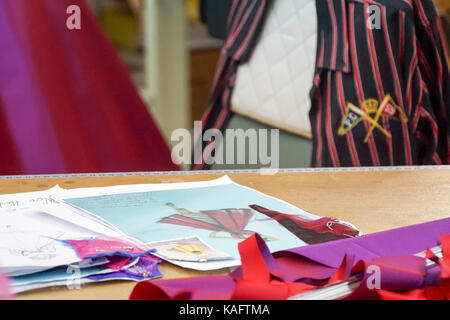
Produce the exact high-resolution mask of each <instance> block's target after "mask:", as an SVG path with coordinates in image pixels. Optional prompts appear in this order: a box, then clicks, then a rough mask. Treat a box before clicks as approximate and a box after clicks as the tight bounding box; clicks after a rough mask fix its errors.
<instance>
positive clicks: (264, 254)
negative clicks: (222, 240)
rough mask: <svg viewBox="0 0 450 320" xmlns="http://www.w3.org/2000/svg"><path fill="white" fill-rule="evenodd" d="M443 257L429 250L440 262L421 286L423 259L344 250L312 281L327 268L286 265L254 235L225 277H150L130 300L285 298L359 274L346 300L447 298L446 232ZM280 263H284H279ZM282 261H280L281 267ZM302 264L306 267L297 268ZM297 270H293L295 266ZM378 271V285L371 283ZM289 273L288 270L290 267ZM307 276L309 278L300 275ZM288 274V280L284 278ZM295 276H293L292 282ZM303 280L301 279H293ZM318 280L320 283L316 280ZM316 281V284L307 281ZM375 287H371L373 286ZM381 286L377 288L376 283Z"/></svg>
mask: <svg viewBox="0 0 450 320" xmlns="http://www.w3.org/2000/svg"><path fill="white" fill-rule="evenodd" d="M441 243H442V248H443V259H439V258H438V257H436V256H435V255H434V254H433V253H432V252H431V251H428V255H427V258H429V259H432V260H434V261H435V262H436V263H437V264H438V266H439V268H440V269H439V277H438V278H439V279H438V282H437V283H432V284H428V283H427V284H425V280H426V278H427V269H426V264H425V262H426V260H425V259H424V258H419V257H415V256H412V255H411V256H391V257H382V258H378V259H374V260H372V261H365V260H361V261H359V262H358V263H356V264H354V255H352V254H346V255H345V257H344V258H343V260H342V263H341V265H340V267H339V268H338V269H337V270H336V271H335V272H334V274H331V276H329V277H328V278H327V279H315V278H314V274H317V275H319V274H321V273H320V272H315V273H314V272H311V270H312V269H314V270H315V271H316V270H318V269H320V267H322V268H323V269H324V270H325V273H328V274H330V273H329V271H330V270H329V269H330V267H327V266H321V265H319V264H315V265H314V267H313V268H312V267H311V266H312V265H313V264H314V262H313V261H306V260H301V259H299V260H292V261H290V262H289V263H287V264H286V262H285V261H284V260H283V259H286V257H284V258H283V259H281V260H278V259H275V258H274V256H273V255H272V254H271V253H270V251H269V249H268V248H267V246H266V244H265V242H264V240H263V239H262V238H261V237H260V236H259V235H257V234H254V235H252V236H250V237H249V238H247V239H246V240H244V241H242V242H241V243H239V253H240V256H241V261H242V268H241V269H238V270H237V271H236V272H234V273H232V274H230V275H227V276H208V277H197V278H187V279H176V280H156V281H155V280H153V281H148V282H143V283H139V284H137V285H136V287H135V289H134V290H133V292H132V294H131V296H130V299H139V300H141V299H214V300H228V299H231V300H284V299H287V298H288V297H290V296H293V295H296V294H299V293H301V292H305V291H308V290H311V289H315V288H320V287H322V286H323V285H330V284H333V283H337V282H342V281H346V280H347V279H348V278H349V276H350V275H351V274H354V273H362V281H361V284H360V286H359V287H358V288H357V289H356V290H355V291H354V292H353V293H352V294H351V295H349V296H347V297H345V299H383V300H392V299H395V300H411V299H414V300H417V299H448V298H449V296H450V294H449V293H450V289H449V288H450V235H445V236H441ZM293 261H296V262H297V267H298V270H299V272H298V275H297V276H295V275H294V273H293V272H285V271H286V270H285V268H284V267H285V266H286V265H292V264H291V263H292V262H293ZM278 262H282V263H281V265H279V264H278ZM283 263H284V265H283ZM302 267H305V268H306V269H309V270H308V271H307V272H306V273H305V272H301V269H302ZM296 270H297V269H296ZM374 270H375V271H377V272H378V273H379V276H380V279H379V281H378V283H377V281H375V282H374V283H373V282H371V280H372V279H371V278H372V277H376V276H377V275H376V274H374V272H373V271H374ZM291 271H292V270H291ZM301 274H309V275H310V277H309V278H302V279H300V278H299V275H301ZM284 275H287V276H288V279H286V278H285V277H284ZM294 278H296V280H292V279H294ZM297 280H303V281H302V282H301V283H299V282H294V281H297ZM318 280H319V281H318ZM312 282H313V283H315V284H314V285H312V284H309V283H312ZM374 285H375V287H374ZM378 285H379V287H378Z"/></svg>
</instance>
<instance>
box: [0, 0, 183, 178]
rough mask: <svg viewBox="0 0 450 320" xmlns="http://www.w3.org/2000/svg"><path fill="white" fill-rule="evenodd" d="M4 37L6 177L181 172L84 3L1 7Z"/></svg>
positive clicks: (1, 78)
mask: <svg viewBox="0 0 450 320" xmlns="http://www.w3.org/2000/svg"><path fill="white" fill-rule="evenodd" d="M74 4H75V5H78V6H79V7H80V8H81V30H69V29H68V28H67V26H66V20H67V19H68V17H69V14H67V13H66V10H67V8H68V7H69V6H70V5H74ZM0 28H1V30H2V32H1V33H0V136H1V138H0V147H1V148H2V150H3V151H5V152H2V157H1V158H2V159H1V160H0V174H44V173H80V172H117V171H153V170H177V169H178V167H177V166H176V165H174V164H173V163H172V161H171V156H170V151H169V149H168V147H167V145H166V144H165V142H164V140H163V138H162V136H161V134H160V133H159V131H158V128H157V126H156V125H155V123H154V122H153V120H152V118H151V116H150V115H149V113H148V111H147V108H146V107H145V105H144V104H143V102H142V101H141V99H140V97H139V95H138V93H137V90H136V88H135V87H134V85H133V83H132V81H131V79H130V77H129V75H128V72H127V70H126V68H125V67H124V66H123V65H122V63H121V61H120V59H119V57H118V56H117V54H116V53H115V49H114V48H113V47H112V46H111V44H110V43H109V42H108V40H107V39H106V37H105V35H104V33H103V32H102V30H101V27H100V25H99V24H98V22H97V21H96V19H95V18H94V16H93V15H92V13H91V11H90V9H89V7H88V5H87V4H86V3H85V1H84V0H58V1H54V0H33V1H28V0H3V1H1V3H0Z"/></svg>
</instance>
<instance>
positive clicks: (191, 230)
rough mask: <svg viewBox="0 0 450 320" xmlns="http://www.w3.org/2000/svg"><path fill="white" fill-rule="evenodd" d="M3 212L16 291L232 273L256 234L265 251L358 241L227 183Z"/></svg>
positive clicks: (67, 197) (107, 193)
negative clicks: (176, 270)
mask: <svg viewBox="0 0 450 320" xmlns="http://www.w3.org/2000/svg"><path fill="white" fill-rule="evenodd" d="M0 214H1V215H2V219H0V268H1V269H2V270H3V272H4V273H6V274H7V275H9V276H10V278H11V281H10V284H11V286H12V289H13V291H14V292H22V291H26V290H31V289H36V288H42V287H47V286H54V285H66V286H67V287H68V288H70V289H73V288H79V287H80V286H81V285H83V284H85V283H89V282H97V281H107V280H116V279H120V280H123V279H125V280H134V281H141V280H148V279H153V278H155V277H160V276H162V275H161V273H160V272H159V270H158V267H157V264H158V262H160V261H161V259H162V260H165V261H168V262H170V263H173V264H176V265H178V266H181V267H183V268H189V269H195V270H202V271H206V270H214V269H222V268H229V267H235V266H238V265H240V260H239V252H238V243H239V242H241V241H242V240H244V239H245V238H247V237H248V236H250V235H252V234H253V233H255V232H257V233H258V234H259V235H260V236H261V237H262V238H263V239H264V240H265V241H266V244H267V246H268V247H269V249H270V250H271V252H274V251H280V250H286V249H290V248H296V247H300V246H305V245H307V244H309V243H317V242H325V241H329V240H333V239H339V238H345V237H349V236H357V235H358V234H359V232H358V230H357V229H356V228H355V227H354V226H352V225H351V224H349V223H345V222H340V221H336V220H332V219H329V218H320V217H318V216H315V215H312V214H309V213H307V212H305V211H303V210H301V209H298V208H296V207H294V206H292V205H290V204H288V203H286V202H284V201H281V200H279V199H276V198H273V197H270V196H267V195H264V194H262V193H260V192H258V191H255V190H253V189H250V188H247V187H244V186H241V185H238V184H236V183H234V182H233V181H231V180H230V179H229V178H228V177H227V176H225V177H222V178H220V179H216V180H212V181H203V182H190V183H171V184H143V185H125V186H113V187H102V188H82V189H71V190H66V189H62V188H60V187H59V186H55V187H53V188H51V189H49V190H46V191H40V192H29V193H21V194H10V195H3V196H0ZM286 221H287V222H289V221H291V222H289V223H287V222H286ZM302 237H304V238H303V239H302Z"/></svg>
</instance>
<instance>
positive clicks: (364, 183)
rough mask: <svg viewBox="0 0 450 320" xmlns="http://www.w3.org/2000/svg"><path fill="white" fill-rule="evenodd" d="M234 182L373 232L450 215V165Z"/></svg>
mask: <svg viewBox="0 0 450 320" xmlns="http://www.w3.org/2000/svg"><path fill="white" fill-rule="evenodd" d="M220 176H221V175H219V174H180V175H164V176H163V175H154V176H153V175H151V176H115V177H101V178H77V177H64V178H46V179H22V180H15V179H14V180H0V194H5V193H16V192H27V191H37V190H45V189H48V188H50V187H52V186H54V185H55V184H59V185H60V186H61V187H63V188H79V187H99V186H110V185H120V184H140V183H170V182H187V181H204V180H211V179H215V178H218V177H220ZM229 176H230V178H231V179H232V180H233V181H235V182H236V183H239V184H242V185H245V186H248V187H251V188H254V189H256V190H259V191H261V192H263V193H265V194H268V195H271V196H274V197H277V198H279V199H282V200H285V201H287V202H289V203H291V204H293V205H295V206H298V207H299V208H302V209H304V210H306V211H308V212H310V213H313V214H316V215H319V216H329V217H335V218H338V219H342V220H346V221H349V222H351V223H353V224H354V225H356V226H357V227H358V228H359V229H360V230H361V231H362V232H363V233H373V232H378V231H383V230H388V229H391V228H397V227H403V226H407V225H412V224H416V223H422V222H427V221H432V220H437V219H441V218H446V217H449V216H450V167H444V168H443V167H440V168H436V169H432V170H430V169H426V170H415V171H411V170H402V169H399V170H398V171H377V172H371V171H363V172H290V173H278V174H276V175H259V174H244V173H239V174H229ZM160 270H161V272H162V274H163V276H164V279H170V278H180V277H193V276H202V275H208V274H226V273H228V272H229V270H219V271H215V272H198V271H191V270H186V269H182V268H179V267H176V266H173V265H170V264H168V263H162V264H161V265H160ZM134 285H135V283H134V282H125V281H112V282H103V283H95V284H88V285H83V286H82V287H81V289H79V290H68V289H67V288H66V287H53V288H47V289H40V290H35V291H31V292H26V293H22V294H20V295H19V297H18V298H19V299H127V298H128V296H129V294H130V292H131V290H132V288H133V287H134Z"/></svg>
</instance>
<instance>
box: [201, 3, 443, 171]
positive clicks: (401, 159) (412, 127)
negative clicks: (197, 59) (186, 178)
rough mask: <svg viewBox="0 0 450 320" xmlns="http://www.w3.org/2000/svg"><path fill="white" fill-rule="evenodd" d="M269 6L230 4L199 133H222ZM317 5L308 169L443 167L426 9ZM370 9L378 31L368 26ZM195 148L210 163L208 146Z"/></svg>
mask: <svg viewBox="0 0 450 320" xmlns="http://www.w3.org/2000/svg"><path fill="white" fill-rule="evenodd" d="M275 1H276V0H275ZM269 4H270V0H256V1H255V0H234V1H233V4H232V8H231V12H230V17H229V21H228V35H227V39H226V43H225V45H224V47H223V49H222V53H221V56H220V60H219V63H218V68H217V73H216V78H215V82H214V89H213V92H212V96H211V99H210V103H209V105H208V107H207V109H206V111H205V114H204V116H203V119H202V121H203V130H204V131H205V130H207V129H210V128H217V129H221V130H223V129H224V128H225V127H226V125H227V122H228V120H229V119H230V99H231V93H232V90H233V86H234V82H235V77H236V71H237V68H238V66H239V64H241V63H244V62H245V61H247V60H248V58H249V56H250V54H251V51H252V48H253V46H254V44H255V41H257V38H258V33H259V31H260V29H261V26H262V23H263V20H264V15H265V13H266V11H267V10H268V9H269V7H270V6H269ZM316 6H317V14H318V46H317V47H318V49H317V59H316V60H317V61H316V72H315V77H314V79H312V82H313V84H312V90H311V102H312V105H311V110H310V121H311V126H312V133H313V145H314V148H313V155H312V164H313V166H317V167H339V166H391V165H431V164H449V163H450V124H449V118H448V114H449V112H450V73H449V68H448V63H447V55H446V48H445V42H444V39H443V33H442V28H441V22H440V19H439V16H438V14H437V10H436V8H435V6H434V4H433V2H432V0H316ZM372 6H376V9H377V10H376V11H377V13H379V16H378V17H375V18H378V27H377V24H376V23H375V24H374V25H373V26H372V27H369V24H368V21H371V20H370V19H371V18H372V14H373V8H374V7H372ZM375 22H377V21H376V20H375ZM355 109H356V110H355ZM197 143H202V146H203V149H202V150H203V154H204V155H208V154H209V152H210V150H209V149H208V146H209V148H211V146H212V143H211V142H204V141H201V140H199V139H198V140H197ZM199 156H200V155H197V159H195V158H194V160H196V161H197V162H199V159H198V158H199ZM194 167H195V168H196V169H201V168H205V165H204V164H197V165H194Z"/></svg>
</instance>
